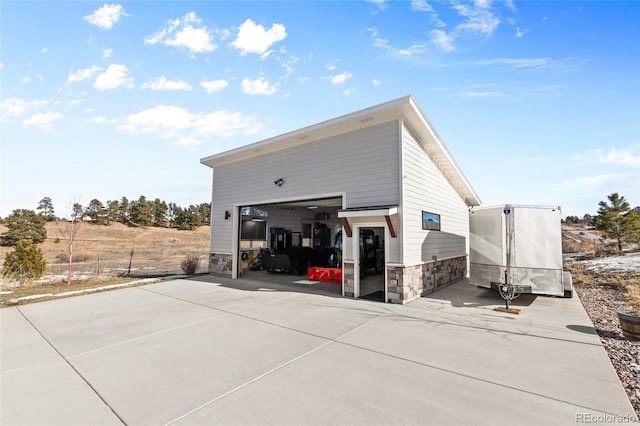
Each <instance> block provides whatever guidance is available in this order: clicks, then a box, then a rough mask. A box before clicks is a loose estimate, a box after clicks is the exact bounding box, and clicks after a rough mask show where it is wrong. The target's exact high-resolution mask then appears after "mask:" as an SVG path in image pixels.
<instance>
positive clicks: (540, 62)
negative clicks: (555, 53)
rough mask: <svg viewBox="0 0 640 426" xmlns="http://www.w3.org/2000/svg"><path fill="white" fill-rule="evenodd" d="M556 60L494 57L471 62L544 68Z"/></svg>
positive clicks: (474, 63)
mask: <svg viewBox="0 0 640 426" xmlns="http://www.w3.org/2000/svg"><path fill="white" fill-rule="evenodd" d="M555 63H557V61H553V60H551V58H516V59H513V58H496V59H484V60H480V61H474V62H472V64H473V65H496V64H502V65H509V66H511V67H513V68H545V67H549V66H551V65H552V64H555Z"/></svg>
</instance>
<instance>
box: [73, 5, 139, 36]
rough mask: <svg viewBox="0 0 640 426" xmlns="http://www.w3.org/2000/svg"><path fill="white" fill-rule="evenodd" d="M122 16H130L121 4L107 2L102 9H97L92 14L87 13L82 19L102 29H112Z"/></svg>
mask: <svg viewBox="0 0 640 426" xmlns="http://www.w3.org/2000/svg"><path fill="white" fill-rule="evenodd" d="M121 16H129V15H127V14H126V13H125V11H124V8H123V7H122V6H121V5H119V4H116V3H113V4H106V3H105V5H104V6H102V7H101V8H100V9H96V10H95V11H94V12H93V13H92V14H91V15H87V16H85V17H84V18H82V19H84V20H85V21H87V22H88V23H90V24H91V25H95V26H96V27H98V28H100V29H103V30H110V29H111V27H113V24H115V23H116V22H118V20H120V17H121Z"/></svg>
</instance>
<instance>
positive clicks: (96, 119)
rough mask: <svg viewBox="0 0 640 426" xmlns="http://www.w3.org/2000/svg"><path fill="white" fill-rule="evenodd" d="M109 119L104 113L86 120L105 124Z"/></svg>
mask: <svg viewBox="0 0 640 426" xmlns="http://www.w3.org/2000/svg"><path fill="white" fill-rule="evenodd" d="M108 121H109V120H108V119H107V117H105V116H104V115H99V116H97V117H93V118H90V119H88V120H85V122H86V123H92V124H105V123H107V122H108Z"/></svg>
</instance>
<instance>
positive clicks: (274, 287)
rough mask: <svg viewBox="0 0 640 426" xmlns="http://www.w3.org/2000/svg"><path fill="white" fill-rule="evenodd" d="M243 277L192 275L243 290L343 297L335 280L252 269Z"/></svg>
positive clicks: (197, 278)
mask: <svg viewBox="0 0 640 426" xmlns="http://www.w3.org/2000/svg"><path fill="white" fill-rule="evenodd" d="M247 275H248V276H244V277H242V278H236V279H231V278H226V277H221V276H218V275H211V274H206V275H199V276H193V277H190V278H189V280H191V281H200V282H208V283H214V284H218V285H220V286H222V287H227V288H232V289H236V290H243V291H283V292H297V293H309V294H321V295H324V296H331V297H342V284H340V283H333V282H317V281H309V280H308V278H307V277H305V276H304V275H303V276H298V275H291V274H281V273H269V272H266V271H252V272H251V273H250V274H247Z"/></svg>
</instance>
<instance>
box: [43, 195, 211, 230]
mask: <svg viewBox="0 0 640 426" xmlns="http://www.w3.org/2000/svg"><path fill="white" fill-rule="evenodd" d="M36 211H37V212H38V214H39V215H40V216H42V217H43V218H44V219H45V221H54V220H57V219H58V218H57V216H56V214H55V211H54V208H53V202H52V200H51V198H49V197H44V198H43V199H42V200H40V202H39V203H38V207H37V208H36ZM70 216H71V218H70V219H76V220H84V221H90V222H92V223H95V224H98V225H109V224H110V223H112V222H119V223H122V224H125V225H134V226H158V227H165V228H177V229H183V230H191V229H194V228H197V227H199V226H203V225H208V224H209V221H210V218H211V206H210V204H209V203H200V204H192V205H190V206H189V207H180V206H178V205H177V204H176V203H167V202H166V201H163V200H161V199H159V198H156V199H155V200H153V201H150V200H147V198H146V197H145V196H143V195H141V196H140V198H138V199H137V200H129V199H128V198H127V197H122V198H120V200H109V201H107V202H105V203H103V202H102V201H100V200H98V199H97V198H94V199H93V200H91V201H89V204H88V205H87V206H82V205H81V204H80V203H77V202H76V203H73V205H72V206H71V213H70Z"/></svg>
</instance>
